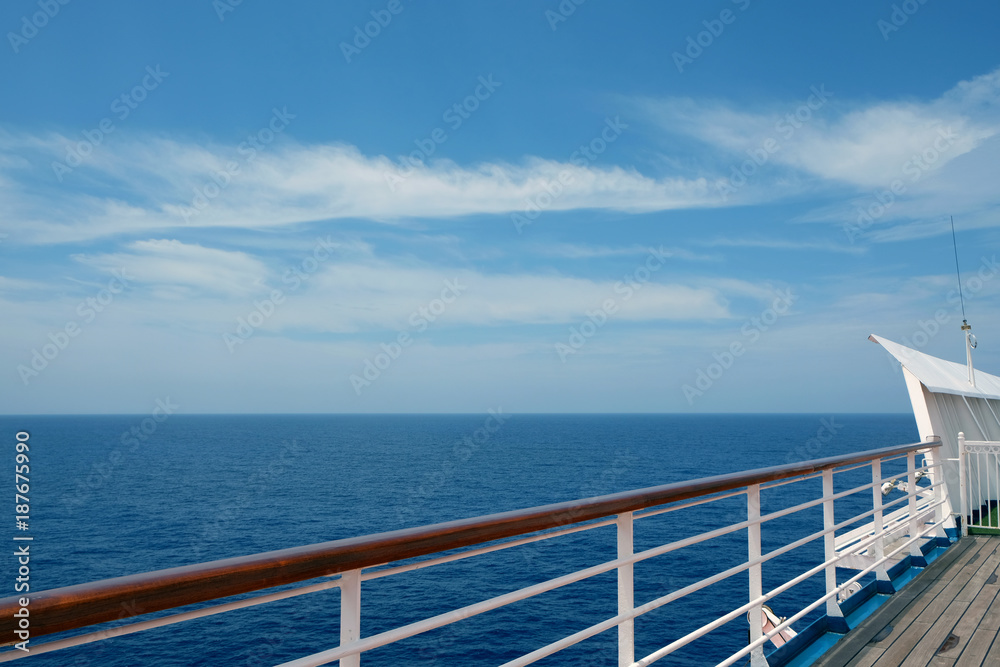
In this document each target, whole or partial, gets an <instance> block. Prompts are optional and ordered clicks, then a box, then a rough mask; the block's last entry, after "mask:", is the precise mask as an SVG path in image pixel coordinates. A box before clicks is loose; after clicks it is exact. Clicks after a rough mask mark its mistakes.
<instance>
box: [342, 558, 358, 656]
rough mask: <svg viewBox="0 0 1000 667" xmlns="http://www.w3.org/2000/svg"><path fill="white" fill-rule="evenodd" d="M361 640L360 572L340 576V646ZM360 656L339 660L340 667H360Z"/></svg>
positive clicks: (350, 572)
mask: <svg viewBox="0 0 1000 667" xmlns="http://www.w3.org/2000/svg"><path fill="white" fill-rule="evenodd" d="M359 639H361V570H349V571H347V572H344V573H343V574H341V575H340V645H341V646H343V645H345V644H350V643H351V642H354V641H357V640H359ZM360 665H361V654H360V653H355V654H354V655H349V656H347V657H344V658H341V659H340V667H360Z"/></svg>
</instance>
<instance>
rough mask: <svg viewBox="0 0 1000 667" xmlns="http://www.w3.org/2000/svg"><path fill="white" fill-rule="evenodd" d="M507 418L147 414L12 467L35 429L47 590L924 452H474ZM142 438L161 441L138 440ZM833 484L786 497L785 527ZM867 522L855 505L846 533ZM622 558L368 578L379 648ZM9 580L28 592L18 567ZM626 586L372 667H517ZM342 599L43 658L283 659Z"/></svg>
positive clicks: (474, 562)
mask: <svg viewBox="0 0 1000 667" xmlns="http://www.w3.org/2000/svg"><path fill="white" fill-rule="evenodd" d="M487 416H488V415H486V414H485V413H484V414H483V415H431V416H411V415H394V416H329V415H322V416H321V415H315V416H309V415H306V416H303V415H288V416H281V415H265V416H246V415H232V416H228V415H223V416H202V415H188V416H184V415H175V416H171V417H169V418H168V419H166V421H164V422H162V423H156V424H155V430H153V432H151V433H144V432H143V421H144V419H145V417H144V416H135V415H125V416H61V417H38V416H31V417H10V416H3V417H0V433H3V434H4V436H3V437H4V438H5V439H6V440H7V441H8V443H9V444H10V445H11V446H10V447H8V448H7V452H8V453H7V456H8V457H9V459H10V461H9V464H10V465H11V466H12V465H13V463H14V460H13V459H14V452H13V442H14V434H15V433H16V432H17V431H20V430H27V431H29V432H30V434H31V440H30V443H31V452H30V455H31V487H32V492H31V530H30V534H31V535H33V536H34V538H35V539H34V542H33V543H32V546H31V553H32V559H31V587H32V590H33V591H38V590H43V589H49V588H55V587H59V586H66V585H70V584H77V583H82V582H87V581H93V580H98V579H103V578H108V577H115V576H120V575H126V574H133V573H138V572H145V571H150V570H156V569H161V568H168V567H174V566H178V565H186V564H191V563H196V562H203V561H209V560H215V559H220V558H227V557H231V556H241V555H247V554H253V553H258V552H262V551H269V550H273V549H281V548H285V547H292V546H299V545H304V544H310V543H315V542H322V541H327V540H335V539H339V538H345V537H352V536H357V535H363V534H368V533H375V532H380V531H386V530H393V529H397V528H403V527H408V526H415V525H421V524H427V523H434V522H439V521H447V520H450V519H458V518H464V517H471V516H477V515H482V514H488V513H492V512H499V511H504V510H512V509H519V508H525V507H530V506H534V505H541V504H546V503H552V502H559V501H564V500H573V499H577V498H581V497H587V496H594V495H601V494H605V493H612V492H617V491H624V490H629V489H636V488H641V487H646V486H654V485H658V484H664V483H668V482H675V481H680V480H685V479H691V478H695V477H701V476H706V475H713V474H718V473H723V472H731V471H737V470H743V469H748V468H756V467H764V466H770V465H775V464H779V463H785V462H789V461H793V460H805V459H810V458H818V457H822V456H828V455H833V454H839V453H845V452H852V451H860V450H865V449H873V448H878V447H885V446H889V445H896V444H903V443H909V442H914V441H916V440H917V432H916V427H915V424H914V422H913V418H912V416H910V415H833V416H830V415H702V416H693V415H680V416H678V415H586V416H585V415H515V416H510V417H509V418H507V419H506V420H505V421H504V422H503V424H502V426H501V427H500V428H499V429H498V430H497V431H496V432H495V433H493V434H492V435H490V436H489V438H488V440H486V441H485V442H484V443H482V444H481V445H480V446H478V448H476V449H475V450H474V451H469V450H466V449H462V448H461V447H459V448H456V444H457V443H460V442H461V441H462V439H463V438H464V437H465V436H471V435H472V434H473V433H475V431H476V430H477V429H479V428H480V427H482V426H483V425H484V422H485V421H486V418H487ZM824 423H825V424H826V427H824ZM153 424H154V422H152V421H146V423H145V428H146V431H150V430H151V428H152V425H153ZM133 428H135V429H136V430H137V431H138V432H139V433H140V434H141V439H140V437H136V438H135V439H132V438H133V436H132V435H131V432H132V430H133ZM824 428H826V431H822V433H821V434H822V435H824V439H826V440H827V441H826V442H822V443H821V442H820V441H819V440H817V439H816V435H817V433H820V432H821V429H824ZM826 433H833V436H832V437H829V438H826V437H825V434H826ZM12 481H13V480H12ZM862 481H863V479H861V478H857V477H855V479H854V483H860V482H862ZM848 482H850V480H845V483H848ZM810 484H811V485H812V486H809V485H810ZM806 487H808V488H806ZM817 487H818V482H815V483H814V482H806V483H802V484H796V485H790V486H786V487H781V491H780V492H779V491H778V490H774V491H769V492H765V494H764V496H763V504H764V511H765V512H767V511H773V510H775V509H778V508H780V507H782V506H787V505H791V504H794V503H796V502H801V501H802V499H803V498H805V497H806V495H805V494H807V493H813V492H815V491H816V489H817ZM12 495H13V494H12ZM862 495H863V496H864V497H863V498H862V499H861V501H864V500H867V501H868V502H870V495H865V494H862ZM727 502H728V503H729V504H726V503H727ZM859 502H860V501H859ZM862 504H863V503H862ZM862 504H859V505H858V507H859V508H860V507H861V506H862ZM869 507H870V505H869ZM850 510H851V508H850V506H847V507H845V508H844V514H841V508H840V507H838V516H837V519H838V520H842V518H845V517H848V516H851V514H850V513H849V511H850ZM745 511H746V510H745V506H744V504H743V501H742V500H738V501H725V502H722V503H719V504H717V505H713V506H711V509H705V508H699V509H692V510H686V511H683V512H679V513H671V514H667V515H662V516H660V517H656V518H650V519H646V520H644V521H640V522H638V523H637V524H636V538H635V539H636V549H637V550H639V549H644V548H649V547H652V546H656V545H658V544H661V543H663V542H665V541H670V540H673V539H678V538H679V537H681V536H685V535H689V534H693V533H695V532H698V531H700V530H705V529H708V528H712V527H717V526H720V525H723V524H724V523H728V522H731V521H736V520H742V517H745ZM10 513H11V514H13V507H10ZM741 515H742V517H741ZM9 521H10V524H9V528H8V532H9V534H10V535H11V536H13V534H15V532H16V531H15V530H14V526H13V523H14V517H13V516H10V517H9ZM820 527H821V513H820V511H819V509H818V508H817V509H816V511H811V510H810V511H806V512H802V513H799V514H796V515H794V516H793V517H791V518H790V519H787V520H785V519H783V520H779V521H775V522H773V523H771V524H767V525H765V527H764V544H765V551H767V550H770V549H773V548H775V547H777V546H780V545H781V544H785V543H787V542H788V541H790V540H791V539H794V537H796V536H798V535H804V534H806V533H808V532H813V531H815V530H818V529H819V528H820ZM8 539H9V538H8ZM614 544H615V537H614V529H613V528H612V527H607V528H601V529H596V530H594V531H588V532H585V533H581V534H577V535H574V536H568V537H564V538H559V539H557V540H550V541H546V542H542V543H538V544H534V545H528V546H524V547H518V548H514V549H510V550H506V551H502V552H498V553H495V554H491V555H488V556H482V557H477V558H474V559H470V560H468V561H461V562H457V563H452V564H445V565H441V566H436V567H432V568H428V569H426V570H421V571H418V572H413V573H408V574H404V575H400V576H398V577H391V578H388V579H381V580H376V581H372V582H366V583H365V584H364V585H363V589H362V608H363V634H364V635H370V634H374V633H376V632H379V631H382V630H385V629H388V628H391V627H394V626H396V625H399V624H401V623H405V622H409V621H413V620H418V619H421V618H425V617H427V616H430V615H434V614H437V613H441V612H444V611H448V610H450V609H454V608H457V607H459V606H462V605H465V604H470V603H473V602H476V601H479V600H482V599H485V598H487V597H491V596H494V595H498V594H502V593H505V592H508V591H511V590H514V589H516V588H520V587H522V586H525V585H528V584H530V583H534V582H538V581H542V580H544V579H547V578H550V577H555V576H559V575H560V574H565V573H568V572H570V571H572V570H575V569H578V568H580V567H583V566H587V565H593V564H597V563H600V562H603V561H605V560H609V559H612V558H613V557H614ZM821 555H822V544H821V542H815V543H813V544H812V545H811V547H810V548H808V549H803V550H802V551H801V552H796V553H795V554H793V555H791V556H786V557H782V558H780V559H778V560H777V561H775V562H772V563H768V564H766V565H765V569H764V575H765V590H766V589H767V588H768V587H771V586H774V585H776V584H777V583H780V582H783V581H785V580H786V579H787V578H790V576H792V573H794V572H800V571H803V570H805V569H807V567H809V566H810V565H812V564H815V563H816V562H819V560H821ZM745 559H746V539H745V532H744V533H738V534H735V535H733V536H729V537H726V538H720V539H718V540H714V541H712V542H711V543H708V544H703V545H700V546H698V547H693V548H688V549H683V550H681V551H679V552H675V553H674V554H671V555H668V556H664V557H662V558H656V559H653V560H651V561H649V562H646V563H642V564H639V565H637V566H636V574H635V577H636V601H637V603H642V602H646V601H648V600H650V599H653V598H655V597H657V596H660V595H664V594H666V593H668V592H670V591H672V590H676V589H677V588H680V587H682V586H684V585H687V584H688V583H690V582H692V581H695V580H697V579H699V578H702V577H704V576H708V575H709V574H712V573H714V572H718V571H720V570H722V569H725V568H726V567H729V566H731V565H734V564H736V563H739V562H742V561H744V560H745ZM3 571H4V572H6V573H7V575H6V576H7V579H8V581H9V582H10V583H9V593H8V594H13V580H14V577H15V571H16V562H15V558H14V557H13V556H8V557H7V558H6V559H4V567H3ZM0 576H3V575H0ZM746 582H747V580H746V576H745V575H744V576H736V577H733V578H732V579H731V580H728V581H727V582H726V583H723V584H719V585H716V586H713V587H711V588H710V589H708V590H706V591H702V592H700V593H698V594H696V595H693V596H690V597H689V598H685V599H683V600H681V601H678V602H676V603H672V604H670V605H668V606H667V607H664V608H661V609H659V610H657V611H655V612H652V613H650V614H649V615H647V616H646V617H642V618H640V619H639V620H638V621H637V624H636V643H637V657H641V656H643V655H646V654H647V653H649V652H651V651H653V650H655V649H656V648H659V647H660V646H662V645H664V644H666V643H669V642H670V641H672V640H673V639H675V638H677V637H679V636H681V635H683V634H685V633H686V632H689V631H690V630H692V629H694V628H696V627H698V626H699V625H700V624H702V623H705V622H707V621H708V620H710V619H712V618H715V617H716V616H718V615H720V614H722V613H724V612H726V611H729V610H731V609H733V608H735V607H737V606H739V605H740V604H742V603H743V602H745V601H746V596H747V591H746V585H747V583H746ZM615 586H616V579H615V575H614V573H613V572H612V573H608V574H605V575H602V576H599V577H596V578H594V579H593V580H589V581H586V582H581V583H579V584H574V585H572V586H568V587H565V588H563V589H559V590H557V591H553V592H551V593H547V594H545V595H542V596H540V597H538V598H535V599H533V600H530V601H525V602H521V603H518V604H516V605H513V606H512V607H509V608H505V609H502V610H497V611H494V612H490V613H487V614H484V615H481V616H477V617H474V618H470V619H467V620H465V621H462V622H461V623H458V624H456V625H452V626H450V627H448V628H445V629H442V630H439V631H435V632H432V633H428V634H426V635H420V636H417V637H414V638H412V639H409V640H406V641H403V642H401V643H399V644H397V645H394V646H390V647H386V648H382V649H377V650H375V651H373V652H371V653H367V654H365V656H364V657H363V659H362V664H364V665H369V666H370V665H387V666H396V665H454V664H461V665H468V666H478V665H497V664H500V663H503V662H504V661H507V660H510V659H512V658H515V657H517V656H519V655H521V654H524V653H527V652H530V651H532V650H534V649H536V648H538V647H540V646H542V645H544V644H546V643H548V642H550V641H554V640H556V639H558V638H560V637H562V636H565V635H568V634H571V633H573V632H575V631H577V630H579V629H582V628H584V627H586V626H587V625H590V624H592V623H595V622H598V621H600V620H603V619H605V618H608V617H611V616H613V615H614V614H615V610H616V592H615V590H616V589H615ZM821 589H822V579H821V577H817V578H814V579H811V580H810V581H809V582H808V584H807V585H803V586H801V587H797V588H796V589H793V591H792V592H791V593H790V594H786V595H783V596H782V597H781V598H779V599H778V600H777V601H776V602H775V604H774V605H773V606H774V607H775V610H776V611H777V612H778V613H779V614H781V615H786V616H790V615H791V614H792V613H794V612H795V611H797V610H798V609H799V608H801V606H802V605H803V603H804V602H805V601H808V600H812V599H815V598H816V597H818V595H819V594H820V591H821ZM339 595H340V594H339V591H338V590H336V589H333V590H329V591H325V592H321V593H315V594H310V595H306V596H302V597H298V598H294V599H292V600H288V601H281V602H277V603H271V604H268V605H264V606H261V607H255V608H252V609H246V610H241V611H236V612H231V613H227V614H222V615H218V616H213V617H210V618H207V619H203V620H195V621H189V622H185V623H182V624H179V625H174V626H170V627H166V628H161V629H156V630H152V631H148V632H145V633H140V634H137V635H131V636H127V637H121V638H116V639H111V640H107V641H103V642H99V643H96V644H91V645H88V646H84V647H80V648H74V649H69V650H66V651H61V652H57V653H52V654H48V655H39V656H35V657H31V658H29V663H30V664H31V665H36V666H38V667H42V666H51V665H60V666H66V665H101V666H106V667H125V666H131V665H164V666H174V665H272V664H277V663H280V662H283V661H286V660H290V659H293V658H296V657H300V656H303V655H307V654H309V653H312V652H315V651H320V650H324V649H327V648H331V647H334V646H336V645H337V643H338V638H339V631H338V622H339V620H338V616H339ZM796 605H798V606H797V607H796ZM814 617H815V615H813V616H812V618H814ZM802 625H804V624H799V627H800V628H801V626H802ZM746 633H747V624H746V620H745V619H743V618H740V619H737V620H736V621H734V622H733V623H731V624H729V625H727V626H725V627H724V628H722V629H721V630H719V631H717V632H715V633H713V634H712V635H711V637H710V638H708V639H705V640H700V641H698V642H696V643H694V644H692V645H690V646H689V647H687V648H686V649H684V650H682V651H680V652H679V653H678V654H675V655H674V656H673V657H671V658H668V659H666V660H664V661H663V662H661V663H660V664H676V665H708V664H714V663H715V662H718V660H720V659H722V658H723V657H724V656H726V655H728V654H729V653H731V652H732V651H735V650H737V649H738V648H739V647H741V646H743V645H745V642H746V636H747V634H746ZM615 641H616V633H615V631H614V630H612V631H611V632H608V633H604V634H602V635H599V636H598V637H595V638H593V639H590V640H587V641H585V642H583V643H581V644H579V645H577V646H576V647H573V648H572V649H569V650H567V651H564V652H562V653H559V654H556V656H553V657H551V658H548V659H546V660H543V661H541V662H540V663H538V664H540V665H550V666H551V665H581V666H584V665H585V666H591V665H593V666H597V665H613V664H615V661H616V648H615Z"/></svg>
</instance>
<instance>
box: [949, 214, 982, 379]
mask: <svg viewBox="0 0 1000 667" xmlns="http://www.w3.org/2000/svg"><path fill="white" fill-rule="evenodd" d="M949 217H950V218H951V242H952V246H953V247H954V249H955V274H956V275H957V276H958V296H959V298H961V300H962V331H964V332H965V362H966V364H967V365H968V367H969V384H971V385H972V386H973V387H975V386H976V372H975V370H973V368H972V350H973V349H974V348H975V347H976V337H975V336H973V335H972V325H970V324H969V321H968V320H967V319H966V317H965V295H964V294H963V293H962V270H961V269H960V268H958V239H957V237H956V236H955V218H954V216H949Z"/></svg>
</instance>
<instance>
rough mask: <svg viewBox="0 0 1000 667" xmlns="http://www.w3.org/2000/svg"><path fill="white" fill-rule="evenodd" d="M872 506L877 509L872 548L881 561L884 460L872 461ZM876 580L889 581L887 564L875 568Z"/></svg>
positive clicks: (883, 538)
mask: <svg viewBox="0 0 1000 667" xmlns="http://www.w3.org/2000/svg"><path fill="white" fill-rule="evenodd" d="M872 504H873V505H874V507H875V514H874V515H873V519H874V521H873V524H874V528H875V535H876V538H875V542H874V543H873V544H872V546H871V552H872V555H873V556H874V557H875V560H876V561H878V560H881V559H882V557H883V556H885V535H884V534H883V532H884V530H885V528H884V523H883V516H882V459H874V460H872ZM875 578H876V579H878V580H879V581H889V573H888V571H887V570H886V567H885V563H882V564H881V565H879V566H878V567H876V568H875Z"/></svg>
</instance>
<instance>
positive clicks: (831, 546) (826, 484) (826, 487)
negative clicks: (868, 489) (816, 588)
mask: <svg viewBox="0 0 1000 667" xmlns="http://www.w3.org/2000/svg"><path fill="white" fill-rule="evenodd" d="M835 525H837V522H836V520H835V519H834V514H833V469H832V468H827V469H826V470H824V471H823V530H825V531H827V532H826V533H825V534H824V535H823V554H824V556H823V558H824V560H826V561H830V560H833V559H834V558H836V557H837V536H836V535H834V531H833V527H834V526H835ZM836 589H837V564H836V563H831V564H830V565H827V566H826V592H827V593H833V591H835V590H836ZM826 615H827V616H829V617H831V618H843V617H844V613H843V612H842V611H840V604H838V602H837V596H836V595H831V596H830V597H829V598H827V599H826Z"/></svg>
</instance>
